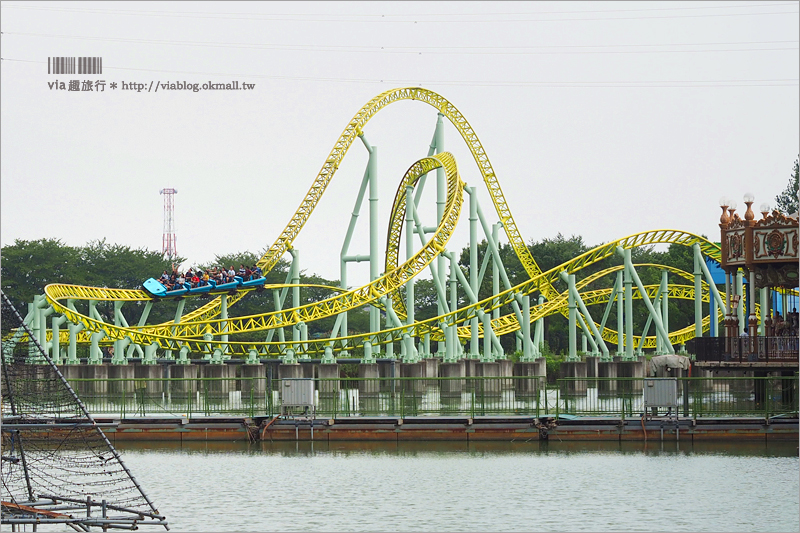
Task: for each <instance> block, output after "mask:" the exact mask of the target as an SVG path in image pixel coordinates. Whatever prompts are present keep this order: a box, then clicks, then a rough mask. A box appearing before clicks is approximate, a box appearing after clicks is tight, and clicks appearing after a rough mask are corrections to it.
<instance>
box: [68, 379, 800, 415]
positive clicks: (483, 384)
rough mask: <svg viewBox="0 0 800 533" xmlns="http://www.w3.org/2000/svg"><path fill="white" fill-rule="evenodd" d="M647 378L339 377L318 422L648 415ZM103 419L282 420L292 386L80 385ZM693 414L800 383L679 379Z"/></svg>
mask: <svg viewBox="0 0 800 533" xmlns="http://www.w3.org/2000/svg"><path fill="white" fill-rule="evenodd" d="M646 380H647V378H569V379H559V380H557V383H556V385H555V387H552V386H549V387H548V386H546V384H545V378H544V377H456V378H375V379H366V378H365V379H362V378H338V379H336V378H334V379H315V380H314V399H313V402H314V406H315V411H316V416H317V417H331V418H335V417H341V416H395V417H408V416H419V415H438V416H484V415H525V416H536V417H540V416H545V415H559V414H563V415H576V416H609V417H621V418H626V417H639V416H641V415H642V410H643V405H644V403H643V392H642V391H643V387H644V386H645V381H646ZM70 382H71V384H72V386H73V387H75V388H76V390H77V391H78V394H79V395H80V396H81V398H82V400H83V401H84V403H85V404H86V405H87V407H88V408H89V410H90V411H92V412H93V413H95V414H96V416H102V415H107V416H114V417H117V416H118V417H120V418H130V417H137V416H176V417H193V416H212V415H237V416H250V417H253V416H274V415H277V414H280V412H281V402H282V397H281V391H282V389H283V387H282V386H281V385H282V380H279V379H270V378H197V379H178V378H161V379H146V378H142V379H72V380H70ZM678 402H679V403H678V406H677V409H678V414H679V415H680V416H684V417H708V416H759V417H760V416H764V417H771V416H775V415H779V414H785V413H797V411H798V379H797V376H794V377H766V378H749V377H748V378H727V377H726V378H722V377H716V378H700V377H698V378H694V377H693V378H678Z"/></svg>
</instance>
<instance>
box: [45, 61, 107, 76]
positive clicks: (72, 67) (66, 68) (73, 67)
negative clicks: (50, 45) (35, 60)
mask: <svg viewBox="0 0 800 533" xmlns="http://www.w3.org/2000/svg"><path fill="white" fill-rule="evenodd" d="M47 73H48V74H76V73H77V74H102V73H103V58H102V57H48V58H47Z"/></svg>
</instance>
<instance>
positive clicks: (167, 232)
mask: <svg viewBox="0 0 800 533" xmlns="http://www.w3.org/2000/svg"><path fill="white" fill-rule="evenodd" d="M159 194H163V195H164V236H163V237H162V239H161V254H162V255H163V256H164V258H165V259H170V260H173V259H175V258H176V257H178V248H177V245H176V238H175V198H174V197H175V195H176V194H178V191H177V189H161V191H159Z"/></svg>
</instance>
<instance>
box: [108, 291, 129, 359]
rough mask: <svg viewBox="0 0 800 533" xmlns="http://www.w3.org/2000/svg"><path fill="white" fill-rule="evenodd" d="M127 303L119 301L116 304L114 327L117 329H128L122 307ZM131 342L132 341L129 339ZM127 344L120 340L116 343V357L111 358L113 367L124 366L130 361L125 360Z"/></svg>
mask: <svg viewBox="0 0 800 533" xmlns="http://www.w3.org/2000/svg"><path fill="white" fill-rule="evenodd" d="M124 303H125V302H123V301H120V300H117V301H115V302H114V325H115V326H117V327H123V328H127V327H128V322H127V321H126V320H125V316H124V315H123V314H122V305H123V304H124ZM128 342H130V339H128ZM126 346H127V343H126V342H125V339H119V340H116V341H114V355H113V356H112V357H111V364H112V365H124V364H126V363H127V362H128V361H127V359H126V358H125V347H126Z"/></svg>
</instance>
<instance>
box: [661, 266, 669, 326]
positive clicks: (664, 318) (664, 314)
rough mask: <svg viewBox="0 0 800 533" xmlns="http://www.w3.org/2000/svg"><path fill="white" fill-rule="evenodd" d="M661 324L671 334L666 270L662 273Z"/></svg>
mask: <svg viewBox="0 0 800 533" xmlns="http://www.w3.org/2000/svg"><path fill="white" fill-rule="evenodd" d="M661 322H662V323H663V324H664V329H665V330H666V331H668V332H669V277H668V272H667V271H666V270H662V271H661Z"/></svg>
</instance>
